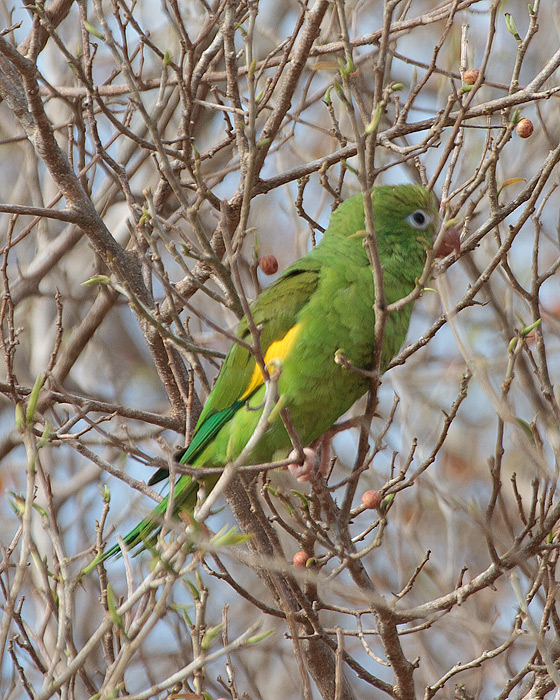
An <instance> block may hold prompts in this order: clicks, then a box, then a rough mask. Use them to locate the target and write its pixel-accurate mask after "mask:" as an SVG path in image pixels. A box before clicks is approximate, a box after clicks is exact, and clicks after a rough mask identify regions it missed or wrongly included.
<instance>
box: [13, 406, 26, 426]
mask: <svg viewBox="0 0 560 700" xmlns="http://www.w3.org/2000/svg"><path fill="white" fill-rule="evenodd" d="M14 422H15V424H16V428H17V429H18V430H23V429H24V428H25V414H24V412H23V404H22V403H16V409H15V417H14Z"/></svg>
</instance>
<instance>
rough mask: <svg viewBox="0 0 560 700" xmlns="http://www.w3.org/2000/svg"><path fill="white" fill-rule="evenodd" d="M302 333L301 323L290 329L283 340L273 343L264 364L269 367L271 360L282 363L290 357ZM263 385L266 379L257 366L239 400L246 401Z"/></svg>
mask: <svg viewBox="0 0 560 700" xmlns="http://www.w3.org/2000/svg"><path fill="white" fill-rule="evenodd" d="M300 332H301V323H296V325H295V326H292V328H290V330H289V331H288V332H287V333H286V335H285V336H284V337H283V338H280V340H275V341H274V342H273V343H271V344H270V345H269V346H268V350H267V351H266V353H265V355H264V364H265V365H267V364H268V363H269V362H270V361H271V360H280V362H282V361H283V360H284V359H285V358H286V357H288V355H289V354H290V351H291V350H292V348H293V346H294V343H295V342H296V340H297V339H298V337H299V334H300ZM263 384H264V378H263V376H262V373H261V370H260V367H259V366H258V365H256V366H255V369H254V370H253V376H252V377H251V381H250V382H249V386H248V387H247V389H246V391H245V392H244V393H243V395H242V396H241V397H240V399H239V400H240V401H244V400H245V399H246V398H247V397H248V396H250V395H251V394H252V393H253V391H255V389H258V387H260V386H262V385H263Z"/></svg>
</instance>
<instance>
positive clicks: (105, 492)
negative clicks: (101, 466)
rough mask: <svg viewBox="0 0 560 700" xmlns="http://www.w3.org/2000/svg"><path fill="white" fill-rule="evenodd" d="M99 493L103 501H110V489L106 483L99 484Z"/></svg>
mask: <svg viewBox="0 0 560 700" xmlns="http://www.w3.org/2000/svg"><path fill="white" fill-rule="evenodd" d="M99 493H100V494H101V498H102V499H103V503H110V502H111V489H110V488H109V487H108V486H107V484H101V486H99Z"/></svg>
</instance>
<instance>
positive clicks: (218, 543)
mask: <svg viewBox="0 0 560 700" xmlns="http://www.w3.org/2000/svg"><path fill="white" fill-rule="evenodd" d="M249 539H251V535H244V534H243V533H241V532H239V531H238V530H237V528H236V527H232V528H230V529H229V530H228V529H227V525H224V527H223V528H222V529H221V530H220V531H219V532H217V533H216V534H215V535H214V536H213V537H212V538H211V539H210V547H211V548H212V549H214V548H216V549H217V548H219V547H235V546H237V545H240V544H243V543H244V542H247V540H249Z"/></svg>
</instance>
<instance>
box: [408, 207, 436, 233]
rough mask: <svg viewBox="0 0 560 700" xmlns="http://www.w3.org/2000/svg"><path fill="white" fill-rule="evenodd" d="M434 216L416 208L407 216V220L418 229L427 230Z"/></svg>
mask: <svg viewBox="0 0 560 700" xmlns="http://www.w3.org/2000/svg"><path fill="white" fill-rule="evenodd" d="M432 220H433V219H432V217H431V216H430V215H429V214H427V213H426V212H425V211H424V210H423V209H416V211H413V212H412V214H409V215H408V216H407V217H406V222H407V223H409V224H410V225H411V226H412V228H415V229H416V230H417V231H425V230H426V229H427V228H428V226H429V225H430V224H431V223H432Z"/></svg>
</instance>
